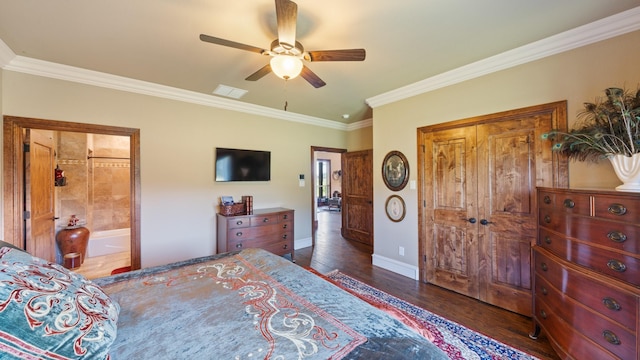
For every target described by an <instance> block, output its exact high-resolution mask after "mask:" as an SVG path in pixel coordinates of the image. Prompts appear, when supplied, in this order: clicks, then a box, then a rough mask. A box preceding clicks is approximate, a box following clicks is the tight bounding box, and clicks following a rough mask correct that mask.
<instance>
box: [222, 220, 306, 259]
mask: <svg viewBox="0 0 640 360" xmlns="http://www.w3.org/2000/svg"><path fill="white" fill-rule="evenodd" d="M293 213H294V210H292V209H285V208H270V209H256V210H253V211H252V213H251V214H243V215H234V216H225V215H223V214H220V213H218V215H217V220H218V222H217V235H218V243H217V244H218V251H217V252H218V253H223V252H228V251H235V250H242V249H246V248H261V249H265V250H267V251H270V252H272V253H274V254H276V255H285V254H291V261H295V260H294V254H293V253H294V249H293V246H294V242H293V240H294V231H293V224H294V217H293Z"/></svg>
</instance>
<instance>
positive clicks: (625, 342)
mask: <svg viewBox="0 0 640 360" xmlns="http://www.w3.org/2000/svg"><path fill="white" fill-rule="evenodd" d="M536 290H538V291H540V294H542V295H541V296H539V297H538V298H537V300H541V301H542V302H543V303H544V304H547V305H548V307H549V308H551V309H553V311H554V313H555V315H556V316H558V317H560V318H561V319H562V320H564V321H565V322H567V323H569V324H572V327H573V328H574V329H575V330H576V331H578V332H580V333H582V334H583V335H584V336H586V337H588V338H590V339H591V340H593V341H594V342H596V343H597V344H598V345H600V346H602V347H603V348H605V349H607V350H609V351H611V352H612V353H614V354H616V355H617V356H619V357H621V358H623V359H627V358H630V355H631V354H635V351H636V349H635V333H634V332H630V331H629V330H628V329H625V328H624V327H623V326H621V325H620V324H617V323H615V322H613V321H611V320H608V319H607V318H606V317H603V316H602V315H601V314H598V313H594V312H592V311H590V310H589V308H587V307H585V306H584V305H583V304H580V303H578V302H576V301H575V300H573V299H571V298H570V297H568V296H564V295H563V294H562V293H561V292H560V291H558V290H557V289H556V288H555V287H553V286H550V285H549V284H548V283H546V282H545V281H544V279H543V278H541V277H539V276H538V277H536Z"/></svg>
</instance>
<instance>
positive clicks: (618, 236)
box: [607, 231, 627, 243]
mask: <svg viewBox="0 0 640 360" xmlns="http://www.w3.org/2000/svg"><path fill="white" fill-rule="evenodd" d="M607 237H608V238H609V240H611V241H613V242H617V243H622V242H625V241H627V235H625V234H624V233H622V232H620V231H610V232H609V233H608V234H607Z"/></svg>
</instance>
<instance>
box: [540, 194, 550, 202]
mask: <svg viewBox="0 0 640 360" xmlns="http://www.w3.org/2000/svg"><path fill="white" fill-rule="evenodd" d="M542 201H544V203H545V204H551V198H550V197H549V195H545V196H544V199H543V200H542Z"/></svg>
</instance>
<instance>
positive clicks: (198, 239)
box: [0, 71, 365, 267]
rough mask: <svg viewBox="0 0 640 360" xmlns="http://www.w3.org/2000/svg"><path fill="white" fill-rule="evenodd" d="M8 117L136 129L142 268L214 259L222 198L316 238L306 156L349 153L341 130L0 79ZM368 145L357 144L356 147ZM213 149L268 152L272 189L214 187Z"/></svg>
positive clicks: (24, 78) (17, 77) (21, 77)
mask: <svg viewBox="0 0 640 360" xmlns="http://www.w3.org/2000/svg"><path fill="white" fill-rule="evenodd" d="M0 89H1V90H0V91H2V93H1V94H2V102H3V109H2V110H3V114H4V115H13V116H24V117H33V118H42V119H51V120H61V121H69V122H78V123H91V124H101V125H113V126H122V127H131V128H138V129H140V144H141V151H140V152H141V159H140V163H141V203H142V208H141V252H142V265H143V267H147V266H151V265H156V264H163V263H167V262H170V261H176V260H181V259H187V258H190V257H195V256H202V255H207V254H211V253H214V252H215V251H216V246H215V241H216V235H215V226H216V224H215V214H216V212H217V204H218V202H219V197H220V196H221V195H230V196H233V197H234V198H235V199H237V200H240V197H241V196H242V195H253V198H254V207H255V208H256V209H257V208H267V207H274V206H283V207H288V208H293V209H295V211H296V213H295V214H296V215H295V218H296V221H295V239H296V240H300V239H310V238H311V218H312V216H311V208H312V204H311V196H310V194H311V189H310V184H311V182H310V181H307V182H306V185H305V187H299V186H298V175H299V174H304V175H305V178H306V179H309V178H310V169H311V165H310V163H309V162H310V158H311V154H310V151H311V150H310V147H311V146H323V147H333V148H347V147H348V145H347V143H346V136H345V132H344V131H340V130H334V129H330V128H325V127H318V126H312V125H306V124H301V123H296V122H290V121H284V120H277V119H273V118H268V117H262V116H256V115H248V114H244V113H239V112H234V111H229V110H222V109H217V108H212V107H207V106H202V105H194V104H189V103H183V102H178V101H173V100H167V99H161V98H156V97H151V96H145V95H139V94H132V93H127V92H122V91H117V90H111V89H104V88H99V87H94V86H89V85H83V84H76V83H70V82H66V81H61V80H56V79H50V78H43V77H38V76H33V75H27V74H23V73H16V72H12V71H3V72H2V87H0ZM363 142H365V141H364V140H362V141H360V142H359V144H358V146H361V145H360V143H363ZM215 147H234V148H247V149H258V150H269V151H271V156H272V178H271V181H270V182H257V183H216V182H215V181H214V167H213V163H214V149H215Z"/></svg>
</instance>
